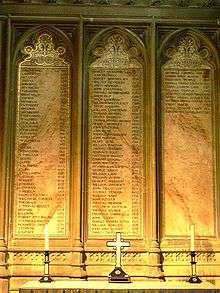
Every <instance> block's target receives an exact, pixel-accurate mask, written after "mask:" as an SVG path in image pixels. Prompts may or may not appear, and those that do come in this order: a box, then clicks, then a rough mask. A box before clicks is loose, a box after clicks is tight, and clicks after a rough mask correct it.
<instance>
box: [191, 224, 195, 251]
mask: <svg viewBox="0 0 220 293" xmlns="http://www.w3.org/2000/svg"><path fill="white" fill-rule="evenodd" d="M190 250H191V251H195V225H194V224H192V225H191V226H190Z"/></svg>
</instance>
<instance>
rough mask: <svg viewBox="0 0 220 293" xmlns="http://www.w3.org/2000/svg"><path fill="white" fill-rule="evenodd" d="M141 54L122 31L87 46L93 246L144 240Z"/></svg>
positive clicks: (132, 38) (99, 37)
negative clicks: (115, 240)
mask: <svg viewBox="0 0 220 293" xmlns="http://www.w3.org/2000/svg"><path fill="white" fill-rule="evenodd" d="M143 48H144V46H143V44H142V42H141V41H140V40H139V39H138V38H137V37H136V36H134V34H132V33H130V32H128V31H127V30H124V29H122V28H118V27H117V28H112V29H106V30H104V31H102V32H100V33H99V34H97V36H95V37H94V38H93V40H92V41H91V43H90V44H89V46H88V70H87V72H88V91H87V94H88V121H87V125H88V129H87V139H88V156H87V177H86V178H87V182H86V191H87V206H86V208H85V209H86V211H87V227H86V231H87V232H86V239H87V240H88V241H87V243H90V244H91V245H93V242H92V239H96V243H97V240H100V241H103V240H104V239H109V237H114V235H115V233H116V231H121V232H122V234H123V236H124V237H130V238H135V239H138V241H143V240H144V239H145V237H146V235H145V229H146V227H145V222H144V218H145V192H144V182H145V163H144V156H145V154H144V139H145V138H144V129H143V123H144V111H145V106H144V99H145V93H144V80H145V54H144V50H143ZM97 172H98V173H97ZM96 174H99V176H96ZM98 198H99V200H97V199H98ZM101 199H102V200H101ZM100 200H101V203H100ZM98 202H99V204H98ZM96 227H99V228H98V229H96ZM100 227H101V228H100ZM90 244H89V245H90ZM96 245H97V244H96ZM104 245H105V244H104Z"/></svg>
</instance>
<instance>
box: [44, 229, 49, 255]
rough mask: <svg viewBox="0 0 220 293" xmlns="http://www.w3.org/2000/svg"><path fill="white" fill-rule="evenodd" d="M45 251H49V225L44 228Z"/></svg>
mask: <svg viewBox="0 0 220 293" xmlns="http://www.w3.org/2000/svg"><path fill="white" fill-rule="evenodd" d="M44 250H46V251H49V231H48V224H45V228H44Z"/></svg>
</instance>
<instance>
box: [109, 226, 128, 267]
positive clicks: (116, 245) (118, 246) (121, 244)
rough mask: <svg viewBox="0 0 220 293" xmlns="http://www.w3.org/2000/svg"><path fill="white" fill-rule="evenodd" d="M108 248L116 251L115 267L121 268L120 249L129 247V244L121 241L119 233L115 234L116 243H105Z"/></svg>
mask: <svg viewBox="0 0 220 293" xmlns="http://www.w3.org/2000/svg"><path fill="white" fill-rule="evenodd" d="M106 244H107V246H108V247H114V249H116V265H115V266H116V267H118V268H119V267H121V249H123V248H124V247H129V246H130V242H129V241H123V240H122V239H121V233H120V232H116V241H107V242H106Z"/></svg>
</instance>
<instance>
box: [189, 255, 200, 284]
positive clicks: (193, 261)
mask: <svg viewBox="0 0 220 293" xmlns="http://www.w3.org/2000/svg"><path fill="white" fill-rule="evenodd" d="M190 258H191V261H190V263H191V277H190V278H189V279H188V282H189V283H191V284H200V283H202V281H201V280H200V278H199V277H198V276H197V273H196V263H197V262H196V252H195V250H193V251H190Z"/></svg>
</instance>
